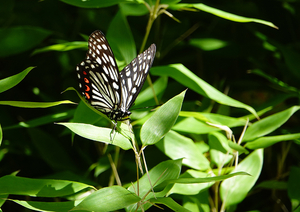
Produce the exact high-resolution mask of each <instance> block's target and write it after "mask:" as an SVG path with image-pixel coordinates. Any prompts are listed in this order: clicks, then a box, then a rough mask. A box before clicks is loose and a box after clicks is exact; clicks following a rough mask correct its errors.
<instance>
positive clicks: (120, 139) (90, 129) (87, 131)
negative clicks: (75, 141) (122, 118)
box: [57, 123, 132, 150]
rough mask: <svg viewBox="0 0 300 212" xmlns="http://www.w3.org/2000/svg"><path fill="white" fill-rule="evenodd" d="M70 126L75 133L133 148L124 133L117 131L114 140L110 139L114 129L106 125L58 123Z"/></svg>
mask: <svg viewBox="0 0 300 212" xmlns="http://www.w3.org/2000/svg"><path fill="white" fill-rule="evenodd" d="M57 124H60V125H63V126H65V127H67V128H69V129H70V130H71V131H72V132H74V133H75V134H77V135H79V136H81V137H84V138H87V139H90V140H93V141H98V142H103V143H107V144H113V145H115V146H118V147H120V148H122V149H124V150H128V149H131V148H132V146H131V143H130V141H129V140H128V139H127V138H125V137H124V136H123V135H122V134H120V133H118V132H115V133H116V135H115V136H114V140H113V141H111V140H110V134H111V132H112V129H110V128H104V127H96V126H94V125H90V124H82V123H57Z"/></svg>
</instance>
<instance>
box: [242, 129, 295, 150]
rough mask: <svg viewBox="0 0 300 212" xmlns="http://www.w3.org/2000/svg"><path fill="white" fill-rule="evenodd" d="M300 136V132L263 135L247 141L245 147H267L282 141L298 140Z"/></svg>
mask: <svg viewBox="0 0 300 212" xmlns="http://www.w3.org/2000/svg"><path fill="white" fill-rule="evenodd" d="M299 138H300V133H295V134H287V135H276V136H263V137H261V138H257V139H255V140H253V141H251V142H247V143H246V145H245V147H247V148H249V149H259V148H267V147H269V146H272V145H273V144H276V143H278V142H281V141H289V140H296V139H299Z"/></svg>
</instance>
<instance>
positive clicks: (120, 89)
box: [76, 30, 156, 121]
mask: <svg viewBox="0 0 300 212" xmlns="http://www.w3.org/2000/svg"><path fill="white" fill-rule="evenodd" d="M155 52H156V46H155V44H152V45H151V46H150V47H149V48H148V49H147V50H145V51H144V52H143V53H141V54H139V55H138V56H137V57H136V58H134V59H133V60H132V61H131V62H130V63H129V64H128V65H127V66H126V67H125V68H124V69H123V70H122V71H121V72H119V69H118V66H117V63H116V61H115V57H114V54H113V52H112V50H111V48H110V46H109V43H108V41H107V40H106V38H105V36H104V34H103V33H102V32H101V31H99V30H97V31H95V32H93V33H92V34H91V35H90V37H89V50H88V53H87V57H86V59H85V60H83V61H82V62H81V63H79V64H78V65H77V66H76V71H77V76H78V79H79V88H80V90H81V92H82V94H83V95H84V97H85V98H86V99H87V101H88V102H89V103H90V104H91V105H92V106H93V107H94V108H96V109H97V110H99V111H101V112H102V113H104V114H105V115H106V116H107V117H108V118H109V119H111V120H114V121H121V120H125V119H127V118H128V116H129V115H130V114H131V112H130V111H129V109H130V107H131V106H132V104H133V103H134V101H135V99H136V97H137V95H138V94H139V92H140V90H141V89H142V86H143V84H144V82H145V80H146V77H147V75H148V73H149V70H150V68H151V66H152V63H153V60H154V56H155Z"/></svg>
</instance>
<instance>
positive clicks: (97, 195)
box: [71, 186, 141, 212]
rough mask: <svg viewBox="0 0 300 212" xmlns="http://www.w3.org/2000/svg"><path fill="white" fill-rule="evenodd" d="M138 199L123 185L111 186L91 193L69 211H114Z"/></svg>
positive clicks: (138, 199)
mask: <svg viewBox="0 0 300 212" xmlns="http://www.w3.org/2000/svg"><path fill="white" fill-rule="evenodd" d="M140 200H141V199H140V198H139V197H138V196H137V195H136V194H135V193H133V192H130V191H128V190H127V189H125V188H123V187H120V186H111V187H107V188H102V189H100V190H98V191H96V192H94V193H92V194H91V195H89V196H88V197H86V198H85V199H84V200H83V201H82V202H81V203H79V205H77V206H76V207H74V208H73V209H72V210H71V211H77V210H80V211H94V212H106V211H107V212H108V211H116V210H120V209H122V208H125V207H127V206H129V205H132V204H134V203H136V202H138V201H140Z"/></svg>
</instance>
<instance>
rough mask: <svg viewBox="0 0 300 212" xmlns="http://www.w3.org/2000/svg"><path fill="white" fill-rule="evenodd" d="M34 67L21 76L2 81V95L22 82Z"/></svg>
mask: <svg viewBox="0 0 300 212" xmlns="http://www.w3.org/2000/svg"><path fill="white" fill-rule="evenodd" d="M33 68H34V67H28V68H26V69H25V70H24V71H22V72H21V73H19V74H16V75H13V76H11V77H7V78H5V79H2V80H0V93H2V92H4V91H7V90H9V89H11V88H12V87H14V86H16V85H17V84H19V82H21V81H22V80H23V79H24V78H25V77H26V75H27V74H28V73H29V72H30V71H31V70H32V69H33Z"/></svg>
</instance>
